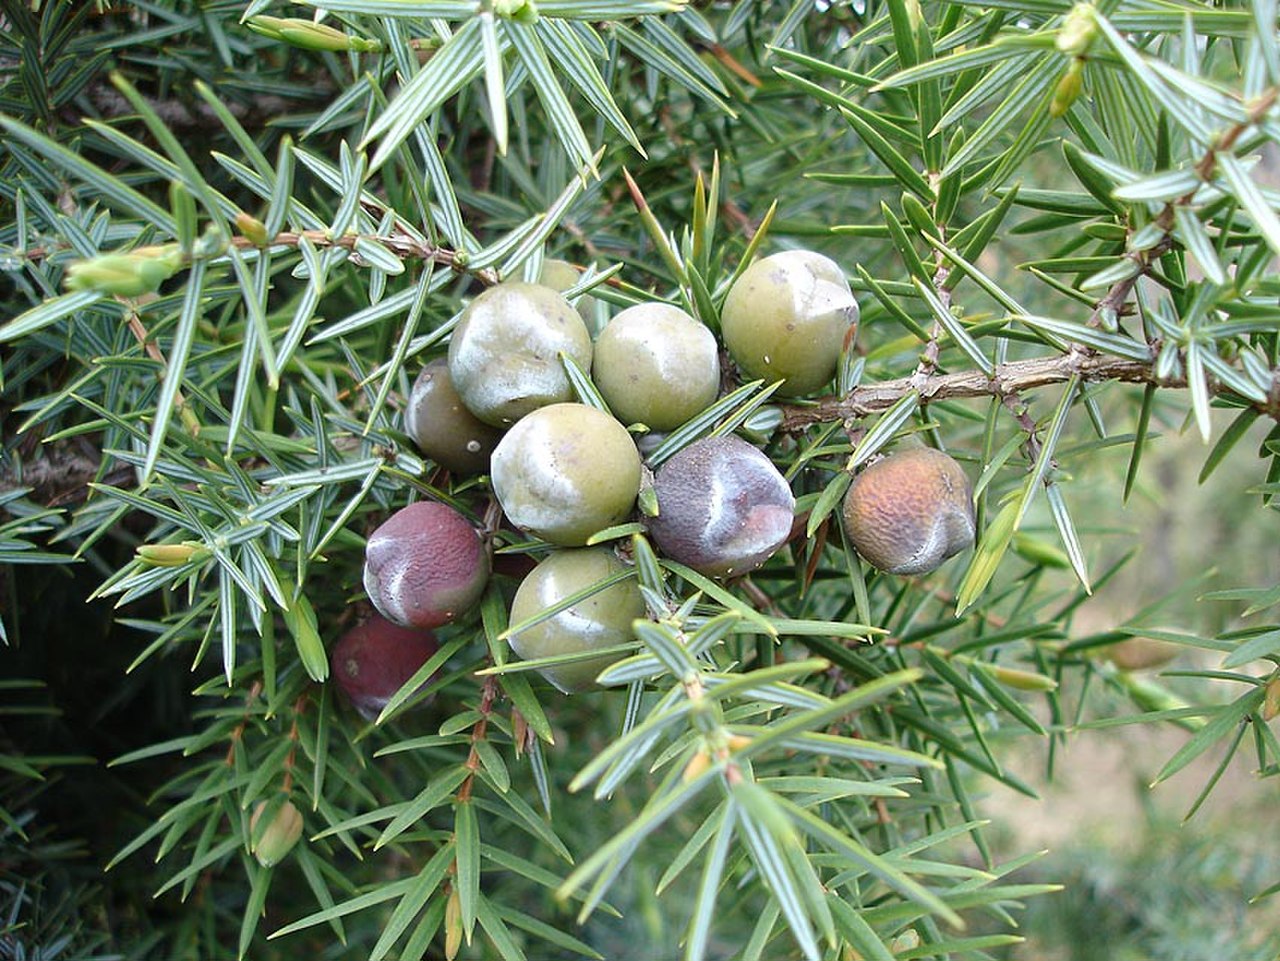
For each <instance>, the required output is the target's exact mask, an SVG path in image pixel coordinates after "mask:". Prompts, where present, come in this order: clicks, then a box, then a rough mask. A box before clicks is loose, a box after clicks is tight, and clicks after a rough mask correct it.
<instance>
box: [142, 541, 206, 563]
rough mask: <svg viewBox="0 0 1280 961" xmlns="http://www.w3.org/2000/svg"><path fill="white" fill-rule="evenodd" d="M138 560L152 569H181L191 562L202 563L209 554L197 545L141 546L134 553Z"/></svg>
mask: <svg viewBox="0 0 1280 961" xmlns="http://www.w3.org/2000/svg"><path fill="white" fill-rule="evenodd" d="M135 553H136V554H137V556H138V560H140V561H142V562H144V563H146V564H150V565H151V566H152V567H182V566H183V565H184V564H189V563H191V562H192V561H193V560H195V561H202V560H204V559H205V558H206V557H208V556H209V552H208V551H207V550H206V549H205V548H204V547H202V546H200V545H199V544H191V543H186V544H143V545H142V546H140V547H138V548H137V549H136V551H135Z"/></svg>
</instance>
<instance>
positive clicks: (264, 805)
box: [249, 801, 302, 868]
mask: <svg viewBox="0 0 1280 961" xmlns="http://www.w3.org/2000/svg"><path fill="white" fill-rule="evenodd" d="M271 803H272V802H270V801H262V802H260V803H259V804H258V806H257V807H256V808H254V810H253V816H252V817H251V818H250V819H249V837H250V844H249V847H250V849H251V850H252V851H253V856H254V857H255V858H257V859H258V863H259V864H261V865H262V866H263V867H264V868H269V867H272V866H273V865H276V864H279V863H280V862H281V861H282V860H284V857H285V855H287V854H288V853H289V852H290V851H292V850H293V846H294V845H295V844H297V843H298V839H299V838H301V837H302V814H301V813H300V812H299V811H298V809H297V808H296V807H294V804H293V802H292V801H285V802H284V803H283V804H281V805H280V806H279V807H277V808H276V810H275V814H274V815H271V816H270V817H269V819H268V820H266V821H265V822H264V820H263V817H264V815H265V814H266V812H267V810H268V808H269V807H270V806H271Z"/></svg>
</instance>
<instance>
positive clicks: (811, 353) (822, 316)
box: [720, 250, 858, 397]
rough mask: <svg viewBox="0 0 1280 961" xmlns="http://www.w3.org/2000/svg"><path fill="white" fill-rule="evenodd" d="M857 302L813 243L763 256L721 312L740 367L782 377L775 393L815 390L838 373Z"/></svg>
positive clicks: (752, 374)
mask: <svg viewBox="0 0 1280 961" xmlns="http://www.w3.org/2000/svg"><path fill="white" fill-rule="evenodd" d="M857 324H858V302H857V301H856V300H854V298H853V292H852V291H851V290H850V289H849V281H848V280H846V279H845V276H844V272H843V271H842V270H841V269H840V268H839V266H837V265H836V263H835V262H834V261H833V260H831V259H830V258H828V257H824V256H822V254H818V253H814V252H813V251H808V250H787V251H783V252H782V253H778V254H773V255H772V256H769V257H765V258H764V259H763V260H758V261H756V262H755V263H754V264H752V265H751V266H750V267H748V268H747V269H746V270H745V271H743V273H742V276H741V277H739V278H738V280H737V281H736V282H735V283H734V285H733V288H732V289H731V290H730V291H729V296H728V297H726V298H725V302H724V308H723V310H722V311H721V314H720V329H721V333H722V334H723V336H724V345H725V347H726V348H727V349H728V351H729V354H730V356H731V357H733V359H734V361H735V362H736V363H737V365H738V366H739V367H741V368H742V370H743V372H744V373H746V374H747V376H749V377H759V378H763V379H764V380H765V381H769V382H772V381H775V380H782V381H783V384H782V387H780V388H779V390H778V393H779V394H781V395H783V396H787V397H798V396H800V395H802V394H810V393H813V392H814V391H816V390H818V389H819V388H821V387H823V386H824V385H826V384H827V383H828V382H829V381H830V380H831V379H832V377H834V376H835V372H836V365H837V364H838V363H839V361H840V352H841V350H842V349H843V348H844V345H845V342H846V339H847V338H849V337H851V336H852V334H853V333H854V332H856V330H857Z"/></svg>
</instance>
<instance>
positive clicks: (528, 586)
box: [509, 547, 645, 694]
mask: <svg viewBox="0 0 1280 961" xmlns="http://www.w3.org/2000/svg"><path fill="white" fill-rule="evenodd" d="M626 569H627V566H626V565H625V564H623V563H622V561H620V560H618V557H617V555H616V554H614V552H613V551H612V550H611V549H610V548H607V547H587V548H582V549H580V550H561V551H552V552H551V553H550V554H549V555H547V557H546V559H545V560H543V561H542V562H541V563H540V564H539V565H538V566H537V567H536V568H534V570H533V572H532V573H531V574H529V576H528V577H526V578H525V579H524V580H523V581H521V582H520V587H519V588H518V589H517V590H516V596H515V600H514V601H513V602H512V604H511V618H510V620H511V623H512V624H513V625H517V624H519V623H520V622H522V621H526V620H528V619H530V618H531V617H533V616H534V615H536V614H538V613H539V612H541V611H544V610H546V609H547V608H548V607H551V606H553V605H555V604H557V603H558V602H560V601H562V600H564V599H565V598H567V597H569V596H570V595H572V594H576V593H577V592H579V591H581V590H584V589H585V588H588V587H590V586H591V585H593V584H597V583H599V582H600V581H602V580H604V579H606V578H608V577H610V576H612V575H614V574H617V573H619V572H620V571H625V570H626ZM644 613H645V608H644V598H643V597H642V596H641V594H640V588H639V586H638V585H637V583H636V580H635V578H634V577H631V578H627V579H626V580H623V581H620V582H619V583H617V584H614V585H612V586H610V587H607V588H605V589H604V590H602V591H599V592H598V593H595V594H592V595H591V596H590V597H588V598H586V599H585V600H582V601H579V602H578V603H576V604H574V605H573V606H571V607H569V608H567V609H565V610H563V611H561V612H560V613H559V614H556V615H554V616H552V617H550V618H548V619H546V620H544V621H542V622H541V623H539V624H535V625H534V626H533V627H530V628H528V629H527V630H523V631H520V632H519V633H517V634H513V635H512V636H511V638H510V641H509V643H510V644H511V649H512V650H513V651H515V652H516V653H517V654H518V655H520V657H522V658H524V659H525V660H534V659H536V658H541V657H554V656H556V655H559V654H577V653H581V652H586V651H594V650H600V649H601V648H606V647H613V646H615V645H618V644H625V643H626V642H628V641H630V640H631V639H632V630H631V624H632V622H633V621H635V620H636V619H637V618H641V617H644ZM620 659H621V655H619V656H617V657H614V656H606V657H597V658H591V659H589V660H584V661H573V662H570V663H567V664H561V665H558V666H555V667H548V668H544V669H543V670H542V672H541V673H542V675H543V676H544V677H545V678H546V679H547V680H548V681H550V682H551V683H552V684H554V685H555V686H556V687H558V688H559V689H560V690H561V691H564V692H565V693H566V694H572V693H574V692H577V691H584V690H587V689H589V688H591V687H594V686H595V679H596V677H597V676H599V674H600V672H601V671H603V670H604V669H605V668H606V667H608V666H609V665H610V664H612V663H613V662H614V661H616V660H620Z"/></svg>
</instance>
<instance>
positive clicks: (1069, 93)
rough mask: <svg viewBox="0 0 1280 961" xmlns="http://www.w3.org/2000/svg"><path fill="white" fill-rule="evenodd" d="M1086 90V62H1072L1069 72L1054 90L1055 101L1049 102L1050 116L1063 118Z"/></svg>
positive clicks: (1068, 68)
mask: <svg viewBox="0 0 1280 961" xmlns="http://www.w3.org/2000/svg"><path fill="white" fill-rule="evenodd" d="M1083 88H1084V61H1083V60H1072V61H1071V65H1070V66H1069V67H1067V72H1066V73H1064V74H1063V75H1062V78H1061V79H1060V80H1059V81H1058V85H1057V86H1056V87H1054V89H1053V99H1052V100H1050V101H1049V116H1051V117H1061V116H1062V115H1063V114H1064V113H1066V112H1067V111H1068V110H1070V109H1071V105H1072V104H1073V103H1075V102H1076V98H1077V97H1079V96H1080V91H1081V90H1082V89H1083Z"/></svg>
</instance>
